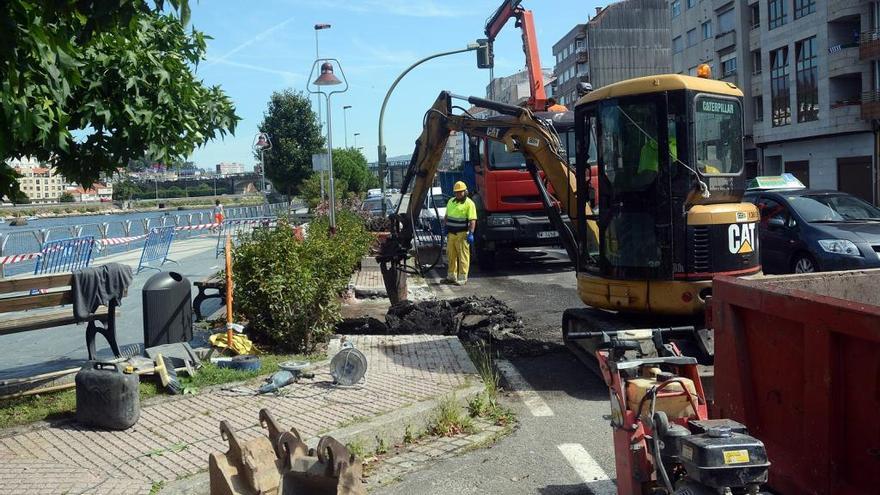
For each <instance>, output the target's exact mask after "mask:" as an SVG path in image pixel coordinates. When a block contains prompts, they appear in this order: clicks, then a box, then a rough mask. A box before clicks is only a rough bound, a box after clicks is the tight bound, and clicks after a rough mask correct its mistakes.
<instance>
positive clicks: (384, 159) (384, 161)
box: [379, 43, 480, 216]
mask: <svg viewBox="0 0 880 495" xmlns="http://www.w3.org/2000/svg"><path fill="white" fill-rule="evenodd" d="M479 47H480V45H478V44H477V43H469V44H468V46H467V48H463V49H459V50H451V51H448V52H440V53H435V54H433V55H429V56H427V57H425V58H423V59H420V60H418V61H416V63H414V64H412V65H410V66H409V67H407V68H406V70H404V71H403V72H401V73H400V75H399V76H397V79H395V80H394V82H393V83H391V87H390V88H388V92H387V93H385V99H384V100H382V109H381V110H379V186H380V187H381V188H382V216H386V215H387V214H388V212H387V205H386V204H385V168H386V166H387V165H388V158H387V157H386V155H385V139H384V135H383V133H382V125H383V123H384V121H385V107H386V106H388V99H389V98H391V93H392V92H393V91H394V88H396V87H397V84H398V83H399V82H400V80H401V79H403V77H404V76H405V75H407V74H409V72H410V71H411V70H413V69H415V68H416V67H418V66H419V65H421V64H423V63H425V62H427V61H428V60H432V59H435V58H439V57H445V56H447V55H455V54H456V53H464V52H470V51H473V50H476V49H477V48H479ZM405 192H406V191H401V193H405Z"/></svg>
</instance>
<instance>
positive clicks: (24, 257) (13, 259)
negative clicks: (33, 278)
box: [0, 253, 42, 265]
mask: <svg viewBox="0 0 880 495" xmlns="http://www.w3.org/2000/svg"><path fill="white" fill-rule="evenodd" d="M40 256H42V254H41V253H28V254H13V255H10V256H0V265H11V264H13V263H21V262H23V261H30V260H35V259H37V258H39V257H40Z"/></svg>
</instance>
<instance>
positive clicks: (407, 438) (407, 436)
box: [403, 423, 416, 445]
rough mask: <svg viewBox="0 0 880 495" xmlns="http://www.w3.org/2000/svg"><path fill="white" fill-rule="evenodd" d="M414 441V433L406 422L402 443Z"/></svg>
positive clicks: (406, 443) (407, 443)
mask: <svg viewBox="0 0 880 495" xmlns="http://www.w3.org/2000/svg"><path fill="white" fill-rule="evenodd" d="M415 441H416V435H415V434H414V433H413V431H412V425H411V424H409V423H407V424H406V426H405V427H404V430H403V444H404V445H409V444H411V443H413V442H415Z"/></svg>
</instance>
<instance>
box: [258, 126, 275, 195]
mask: <svg viewBox="0 0 880 495" xmlns="http://www.w3.org/2000/svg"><path fill="white" fill-rule="evenodd" d="M254 149H255V150H257V151H259V152H260V194H263V195H264V196H265V194H266V162H265V160H263V152H264V151H266V150H270V149H272V140H271V139H270V138H269V135H268V134H266V133H265V132H260V133H257V135H256V136H255V137H254Z"/></svg>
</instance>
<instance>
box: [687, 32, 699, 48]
mask: <svg viewBox="0 0 880 495" xmlns="http://www.w3.org/2000/svg"><path fill="white" fill-rule="evenodd" d="M687 37H688V46H694V45H696V44H697V30H696V28H695V29H691V30H690V31H688V32H687Z"/></svg>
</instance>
